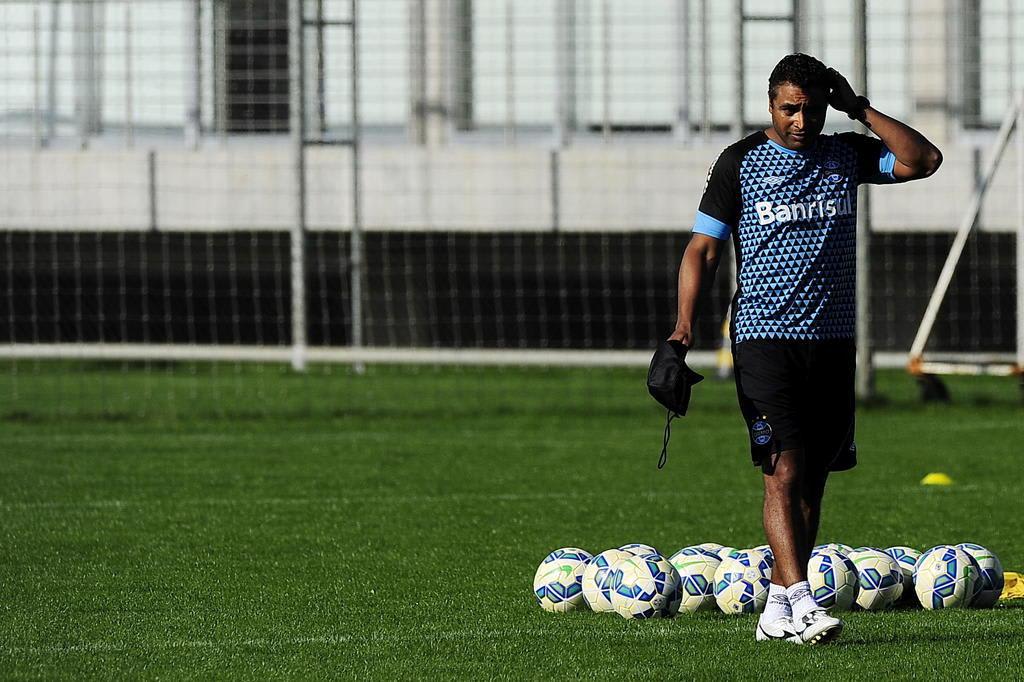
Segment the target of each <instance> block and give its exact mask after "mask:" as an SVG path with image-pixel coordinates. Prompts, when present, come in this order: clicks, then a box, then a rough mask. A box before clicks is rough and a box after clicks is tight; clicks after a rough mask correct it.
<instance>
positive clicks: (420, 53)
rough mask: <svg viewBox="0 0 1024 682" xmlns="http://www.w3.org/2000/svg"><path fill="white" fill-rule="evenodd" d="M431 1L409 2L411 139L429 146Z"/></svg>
mask: <svg viewBox="0 0 1024 682" xmlns="http://www.w3.org/2000/svg"><path fill="white" fill-rule="evenodd" d="M426 5H427V0H409V98H410V102H409V104H410V106H409V137H410V139H412V140H413V141H414V142H415V143H416V144H420V145H422V144H426V143H427V6H426Z"/></svg>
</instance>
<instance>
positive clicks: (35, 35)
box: [32, 7, 43, 149]
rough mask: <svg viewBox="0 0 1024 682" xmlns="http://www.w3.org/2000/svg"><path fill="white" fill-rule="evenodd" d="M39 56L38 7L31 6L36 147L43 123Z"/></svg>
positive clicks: (33, 112) (34, 144) (33, 114)
mask: <svg viewBox="0 0 1024 682" xmlns="http://www.w3.org/2000/svg"><path fill="white" fill-rule="evenodd" d="M39 61H40V56H39V8H38V7H33V8H32V146H33V147H35V148H36V149H38V148H39V147H41V146H42V137H43V123H42V121H41V120H40V116H39V110H40V108H41V106H40V102H39V80H40V70H41V69H40V65H39Z"/></svg>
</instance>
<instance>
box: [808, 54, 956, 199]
mask: <svg viewBox="0 0 1024 682" xmlns="http://www.w3.org/2000/svg"><path fill="white" fill-rule="evenodd" d="M829 74H830V75H831V76H832V92H831V93H830V94H829V98H828V103H829V104H830V105H832V107H833V108H835V109H838V110H839V111H842V112H843V113H846V114H848V115H849V116H850V117H851V118H854V119H856V120H858V121H860V122H861V123H863V124H864V125H865V126H867V127H868V128H870V129H871V132H873V133H874V134H875V135H878V137H879V138H880V139H881V140H882V142H884V143H885V146H886V147H888V148H889V151H891V152H892V153H893V154H894V155H895V156H896V165H895V166H894V167H893V169H892V174H893V176H894V177H895V178H896V179H897V180H903V181H905V180H917V179H918V178H926V177H928V176H929V175H931V174H932V173H934V172H935V171H937V170H938V169H939V166H940V165H941V164H942V152H940V151H939V148H938V147H936V146H935V145H934V144H932V143H931V142H929V141H928V138H926V137H925V136H924V135H922V134H921V133H919V132H917V131H916V130H914V129H913V128H911V127H910V126H908V125H907V124H905V123H902V122H901V121H897V120H896V119H894V118H892V117H891V116H886V115H885V114H883V113H882V112H880V111H878V110H877V109H874V108H873V107H871V106H870V105H869V104H866V102H867V100H865V99H864V98H862V97H858V96H857V94H856V93H855V92H854V91H853V88H852V87H850V84H849V82H847V80H846V78H844V77H843V76H842V74H840V73H839V72H838V71H836V70H835V69H829Z"/></svg>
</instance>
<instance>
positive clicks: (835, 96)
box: [828, 68, 858, 114]
mask: <svg viewBox="0 0 1024 682" xmlns="http://www.w3.org/2000/svg"><path fill="white" fill-rule="evenodd" d="M828 75H829V93H828V103H829V105H830V106H831V107H832V108H834V109H836V110H838V111H841V112H843V113H844V114H849V113H850V112H851V111H853V110H854V109H856V108H857V107H858V102H857V93H856V92H854V91H853V88H852V87H850V82H849V81H847V80H846V78H845V77H844V76H843V74H841V73H839V72H838V71H836V70H835V69H832V68H830V69H829V70H828Z"/></svg>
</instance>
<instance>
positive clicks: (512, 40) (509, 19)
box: [505, 0, 516, 144]
mask: <svg viewBox="0 0 1024 682" xmlns="http://www.w3.org/2000/svg"><path fill="white" fill-rule="evenodd" d="M505 142H507V143H508V144H515V143H516V15H515V1H514V0H505Z"/></svg>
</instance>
